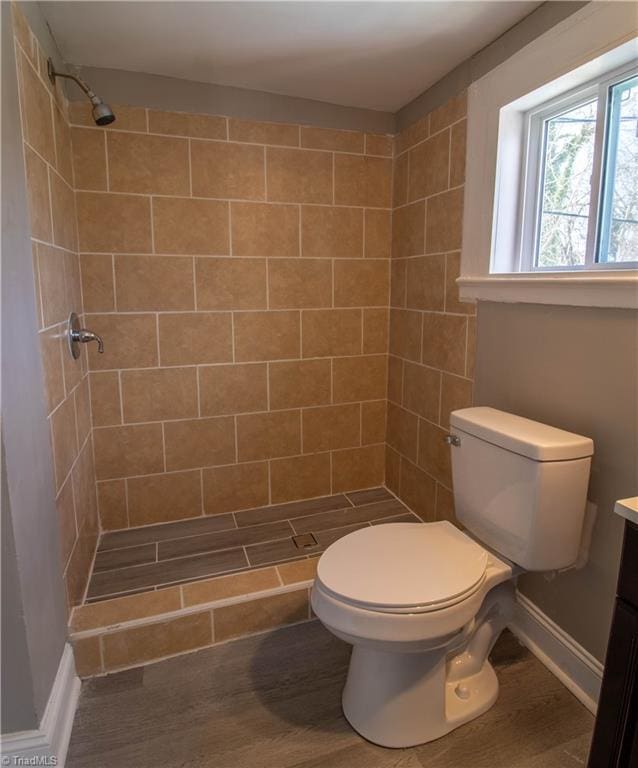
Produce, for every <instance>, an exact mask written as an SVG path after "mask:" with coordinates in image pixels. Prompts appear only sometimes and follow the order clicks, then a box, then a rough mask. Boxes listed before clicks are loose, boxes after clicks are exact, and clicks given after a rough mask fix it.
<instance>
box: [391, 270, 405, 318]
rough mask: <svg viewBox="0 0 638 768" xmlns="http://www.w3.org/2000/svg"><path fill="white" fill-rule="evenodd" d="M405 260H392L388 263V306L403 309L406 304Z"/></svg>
mask: <svg viewBox="0 0 638 768" xmlns="http://www.w3.org/2000/svg"><path fill="white" fill-rule="evenodd" d="M407 274H408V260H407V259H392V261H391V262H390V306H391V307H399V308H405V305H406V303H407Z"/></svg>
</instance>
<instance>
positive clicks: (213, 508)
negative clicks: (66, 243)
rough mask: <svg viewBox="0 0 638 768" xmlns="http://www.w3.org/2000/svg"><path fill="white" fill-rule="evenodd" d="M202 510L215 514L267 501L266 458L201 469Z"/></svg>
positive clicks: (246, 507) (247, 507) (266, 502)
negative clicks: (251, 462)
mask: <svg viewBox="0 0 638 768" xmlns="http://www.w3.org/2000/svg"><path fill="white" fill-rule="evenodd" d="M203 475H204V511H205V513H206V514H207V515H218V514H221V513H222V512H232V511H234V510H238V509H250V508H252V507H261V506H263V505H264V504H268V462H267V461H262V462H256V463H253V464H232V465H230V466H228V467H215V468H213V469H205V470H204V472H203Z"/></svg>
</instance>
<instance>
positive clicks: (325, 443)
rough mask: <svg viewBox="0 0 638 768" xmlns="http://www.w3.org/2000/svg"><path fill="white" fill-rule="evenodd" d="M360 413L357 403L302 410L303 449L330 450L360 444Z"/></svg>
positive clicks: (311, 450) (314, 450)
mask: <svg viewBox="0 0 638 768" xmlns="http://www.w3.org/2000/svg"><path fill="white" fill-rule="evenodd" d="M360 422H361V415H360V412H359V404H358V403H349V404H347V405H328V406H325V407H323V408H305V409H304V410H303V450H304V452H305V453H316V452H319V451H330V450H333V449H335V448H350V447H351V446H355V445H359V443H360V441H361V440H360V437H361V428H360Z"/></svg>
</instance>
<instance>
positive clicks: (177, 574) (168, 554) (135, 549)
mask: <svg viewBox="0 0 638 768" xmlns="http://www.w3.org/2000/svg"><path fill="white" fill-rule="evenodd" d="M390 522H414V523H420V522H422V521H421V520H420V519H419V518H418V517H417V516H416V515H414V514H413V513H412V512H410V510H409V509H408V508H407V507H405V506H404V505H403V504H402V503H401V502H400V501H399V500H398V499H397V498H395V497H394V496H393V495H392V494H391V493H390V492H389V491H387V490H386V489H385V488H371V489H369V490H365V491H354V492H352V493H347V494H336V495H334V496H324V497H322V498H318V499H310V500H308V501H295V502H291V503H289V504H277V505H274V506H270V507H261V508H259V509H247V510H244V511H243V512H228V513H225V514H220V515H208V516H206V517H194V518H190V519H188V520H181V521H179V522H174V523H162V524H160V525H147V526H144V527H142V528H128V529H125V530H121V531H110V532H108V533H104V534H103V535H102V536H101V537H100V541H99V543H98V550H97V555H96V557H95V564H94V566H93V573H92V574H91V578H90V580H89V588H88V591H87V601H88V602H96V601H98V600H106V599H109V598H112V597H120V596H121V595H124V594H132V593H135V592H146V591H149V590H154V589H158V588H160V587H166V586H168V585H171V584H180V583H183V582H187V581H196V580H198V579H206V578H210V577H212V576H221V575H222V574H227V573H232V572H237V571H247V570H252V569H254V568H262V567H264V566H266V565H276V564H278V563H282V562H286V561H288V560H299V559H301V558H305V557H311V556H312V555H317V554H320V553H321V552H323V551H324V549H326V547H328V546H329V545H330V544H332V543H333V542H334V541H336V540H337V539H339V538H341V537H342V536H345V535H346V534H347V533H351V532H352V531H355V530H357V529H358V528H363V527H365V526H367V525H375V524H377V523H390Z"/></svg>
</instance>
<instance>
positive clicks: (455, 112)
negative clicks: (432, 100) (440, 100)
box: [430, 91, 467, 133]
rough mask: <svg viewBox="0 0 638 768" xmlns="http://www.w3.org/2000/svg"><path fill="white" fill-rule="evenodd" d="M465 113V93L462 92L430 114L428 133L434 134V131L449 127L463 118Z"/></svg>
mask: <svg viewBox="0 0 638 768" xmlns="http://www.w3.org/2000/svg"><path fill="white" fill-rule="evenodd" d="M466 113H467V91H463V92H462V93H459V94H458V96H454V97H453V98H451V99H449V100H448V101H446V102H445V104H443V105H442V106H440V107H439V108H438V109H435V110H434V112H432V113H430V133H436V131H440V130H441V129H442V128H445V127H446V126H448V125H451V124H452V123H454V122H456V121H457V120H460V119H461V118H462V117H465V115H466Z"/></svg>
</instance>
